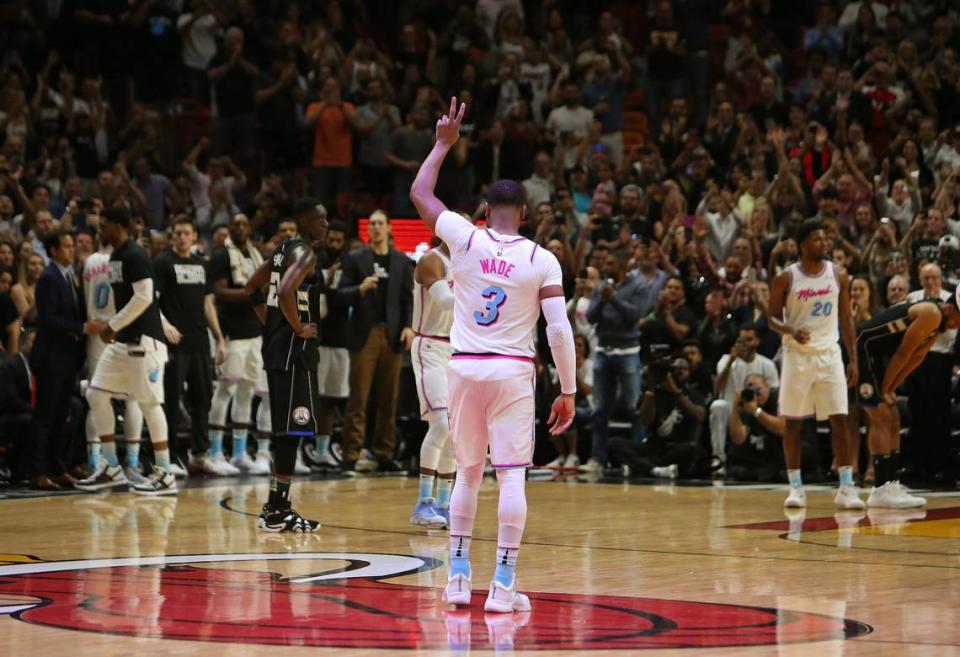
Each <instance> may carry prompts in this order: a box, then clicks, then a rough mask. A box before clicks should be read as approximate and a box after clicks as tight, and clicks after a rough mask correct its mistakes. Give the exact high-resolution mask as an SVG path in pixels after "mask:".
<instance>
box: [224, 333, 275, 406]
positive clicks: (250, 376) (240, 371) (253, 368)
mask: <svg viewBox="0 0 960 657" xmlns="http://www.w3.org/2000/svg"><path fill="white" fill-rule="evenodd" d="M262 345H263V338H261V337H256V338H243V339H240V340H227V346H226V348H225V349H224V359H223V364H222V365H221V366H220V371H219V374H220V376H219V378H220V379H223V380H224V381H230V382H237V381H256V382H257V386H256V389H257V392H258V394H259V392H260V391H261V389H262V390H263V392H264V393H266V390H267V386H266V375H265V374H263V355H262V354H261V353H260V349H261V347H262Z"/></svg>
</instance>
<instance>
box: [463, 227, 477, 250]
mask: <svg viewBox="0 0 960 657" xmlns="http://www.w3.org/2000/svg"><path fill="white" fill-rule="evenodd" d="M476 234H477V231H473V232H472V233H470V239H468V240H467V248H466V249H464V250H463V252H464V253H466V252H467V251H469V250H470V245H471V244H473V236H474V235H476Z"/></svg>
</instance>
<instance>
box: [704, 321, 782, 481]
mask: <svg viewBox="0 0 960 657" xmlns="http://www.w3.org/2000/svg"><path fill="white" fill-rule="evenodd" d="M759 345H760V336H759V334H758V333H757V327H756V326H754V325H752V324H745V325H743V326H741V327H740V334H739V335H738V337H737V341H736V343H734V345H733V348H732V349H731V350H730V353H729V354H725V355H724V356H723V357H722V358H721V359H720V362H719V363H717V381H716V387H715V394H716V397H717V398H716V399H715V400H714V402H713V403H712V404H710V445H711V447H712V449H713V460H712V462H711V465H710V467H711V469H712V470H713V473H714V475H715V476H718V477H722V476H723V475H724V474H725V470H724V463H725V461H726V447H727V429H728V425H729V423H730V414H731V412H732V411H733V406H734V403H735V402H736V399H737V393H738V392H739V391H740V390H743V387H744V384H745V382H746V380H747V377H748V376H750V375H751V374H759V375H760V376H762V377H763V378H764V380H765V381H768V382H770V385H771V386H772V387H774V388H777V387H779V386H780V374H779V373H778V372H777V366H776V365H774V364H773V361H772V360H770V359H769V358H767V357H766V356H761V355H760V354H758V353H757V347H758V346H759Z"/></svg>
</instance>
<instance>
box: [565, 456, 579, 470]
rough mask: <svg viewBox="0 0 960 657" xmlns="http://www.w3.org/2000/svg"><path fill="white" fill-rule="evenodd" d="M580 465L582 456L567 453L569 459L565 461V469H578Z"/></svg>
mask: <svg viewBox="0 0 960 657" xmlns="http://www.w3.org/2000/svg"><path fill="white" fill-rule="evenodd" d="M579 467H580V457H579V456H577V455H576V454H567V460H566V461H564V462H563V469H564V470H573V471H576V470H577V468H579Z"/></svg>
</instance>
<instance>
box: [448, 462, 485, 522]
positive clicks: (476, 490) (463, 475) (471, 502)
mask: <svg viewBox="0 0 960 657" xmlns="http://www.w3.org/2000/svg"><path fill="white" fill-rule="evenodd" d="M482 480H483V464H482V463H478V464H477V465H471V466H469V467H466V468H457V485H456V486H454V487H453V495H452V496H451V497H450V533H451V534H453V535H455V536H473V521H474V519H475V518H476V517H477V496H478V495H479V494H480V482H481V481H482Z"/></svg>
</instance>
